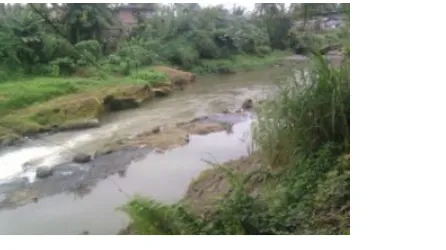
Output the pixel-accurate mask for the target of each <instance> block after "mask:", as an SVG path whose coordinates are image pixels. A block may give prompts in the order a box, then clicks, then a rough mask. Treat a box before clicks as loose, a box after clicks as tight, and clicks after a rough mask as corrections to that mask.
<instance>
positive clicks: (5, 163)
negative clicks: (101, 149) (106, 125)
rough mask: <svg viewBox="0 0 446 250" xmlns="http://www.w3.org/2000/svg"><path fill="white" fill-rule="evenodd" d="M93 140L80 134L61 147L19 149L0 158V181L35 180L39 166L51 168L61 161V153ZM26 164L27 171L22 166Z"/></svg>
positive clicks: (90, 136) (88, 135)
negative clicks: (24, 178) (22, 178)
mask: <svg viewBox="0 0 446 250" xmlns="http://www.w3.org/2000/svg"><path fill="white" fill-rule="evenodd" d="M92 139H94V138H93V137H92V135H91V134H82V135H79V136H76V137H74V138H72V139H71V140H68V141H67V142H66V143H64V144H62V145H55V146H47V145H46V146H35V147H27V148H21V149H18V150H15V151H12V152H8V153H5V154H3V155H1V156H0V180H2V179H3V180H5V179H6V180H9V179H12V178H15V177H26V178H28V179H29V181H30V182H32V181H34V179H35V170H36V168H37V167H40V166H48V167H52V166H54V165H56V164H58V163H60V161H61V155H60V154H61V153H62V152H63V151H67V150H71V148H73V147H74V146H76V145H77V144H79V143H82V142H86V141H90V140H92ZM25 163H28V164H29V166H28V169H24V168H23V165H24V164H25Z"/></svg>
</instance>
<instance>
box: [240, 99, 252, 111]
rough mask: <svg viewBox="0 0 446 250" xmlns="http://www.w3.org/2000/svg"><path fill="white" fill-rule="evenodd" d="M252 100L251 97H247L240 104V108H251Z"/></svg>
mask: <svg viewBox="0 0 446 250" xmlns="http://www.w3.org/2000/svg"><path fill="white" fill-rule="evenodd" d="M252 106H253V105H252V100H251V99H247V100H245V101H244V102H243V104H242V109H244V110H248V109H252Z"/></svg>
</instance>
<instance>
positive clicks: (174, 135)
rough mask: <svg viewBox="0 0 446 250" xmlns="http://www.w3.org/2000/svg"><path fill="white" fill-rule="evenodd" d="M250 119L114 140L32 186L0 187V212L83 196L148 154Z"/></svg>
mask: <svg viewBox="0 0 446 250" xmlns="http://www.w3.org/2000/svg"><path fill="white" fill-rule="evenodd" d="M252 116H253V113H251V112H240V111H239V112H224V113H218V114H214V115H210V116H203V117H197V118H195V119H192V120H190V121H186V122H180V123H177V124H170V125H165V126H159V127H155V128H151V129H149V130H148V131H146V132H143V133H140V134H138V135H136V136H134V137H130V138H118V139H116V140H114V141H112V142H110V143H109V145H108V146H107V147H106V148H104V149H103V150H100V151H97V152H88V154H89V155H91V156H92V159H91V161H89V160H87V161H88V162H83V163H80V162H81V161H77V163H76V162H66V163H61V164H58V165H56V166H54V167H52V168H51V169H50V170H51V172H50V173H48V174H46V175H43V176H41V178H36V179H35V181H33V182H30V181H29V180H28V179H27V178H19V179H16V180H14V181H12V182H6V183H3V184H0V194H1V195H0V209H5V208H16V207H18V206H22V205H25V204H28V203H31V202H39V199H41V198H44V197H47V196H52V195H56V194H60V193H73V194H75V195H78V196H82V195H85V194H87V193H88V192H89V191H90V190H91V189H92V187H94V185H95V184H96V183H97V182H98V181H99V180H102V179H105V178H107V177H108V176H110V175H114V174H119V175H125V172H126V169H127V167H128V166H129V164H130V163H132V162H133V161H137V160H138V159H140V158H141V157H144V156H145V155H147V154H149V153H157V154H162V153H164V152H165V151H166V150H171V149H173V148H177V147H181V146H184V145H186V144H188V143H189V142H190V140H191V139H190V135H207V134H209V133H213V132H219V131H226V133H231V132H232V131H231V130H232V126H233V125H234V124H237V123H239V122H243V121H246V120H247V119H250V118H252ZM83 154H84V153H83ZM75 159H76V157H75ZM75 161H76V160H75Z"/></svg>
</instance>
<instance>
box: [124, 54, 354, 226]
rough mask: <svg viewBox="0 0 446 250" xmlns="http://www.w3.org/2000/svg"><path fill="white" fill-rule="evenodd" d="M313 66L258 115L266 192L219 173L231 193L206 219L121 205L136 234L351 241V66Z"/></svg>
mask: <svg viewBox="0 0 446 250" xmlns="http://www.w3.org/2000/svg"><path fill="white" fill-rule="evenodd" d="M312 62H313V64H312V65H311V67H310V68H309V70H308V71H307V72H301V74H300V77H299V79H296V78H295V77H291V78H292V79H293V80H291V81H289V82H287V83H285V84H284V87H283V89H282V91H281V92H280V94H279V96H278V97H277V98H275V99H274V100H270V101H268V102H267V103H266V104H265V106H264V107H263V108H262V111H261V112H260V113H259V121H258V125H257V127H256V136H255V139H256V141H257V143H258V144H259V146H260V150H261V152H260V153H261V154H262V155H265V156H266V160H267V162H265V166H267V167H264V168H263V169H262V171H265V169H269V170H268V171H269V174H268V175H266V176H267V177H266V180H263V182H265V181H266V182H267V183H268V184H269V185H267V186H268V187H269V188H266V189H264V190H263V192H262V193H261V194H260V195H256V196H254V195H252V193H251V192H249V190H248V189H247V188H245V187H246V185H247V184H248V182H250V181H252V179H251V178H249V176H241V175H237V174H234V173H232V172H228V171H226V170H224V169H223V170H224V171H226V172H227V177H228V179H229V180H231V183H232V185H233V189H232V192H230V193H228V194H227V195H226V196H223V198H221V199H220V200H218V202H217V203H216V204H215V206H214V207H213V208H212V209H211V210H209V211H208V212H207V213H205V214H198V215H197V214H196V213H194V212H193V209H191V207H187V206H186V205H184V204H182V203H178V204H175V205H172V206H166V205H162V204H160V203H157V202H156V201H153V200H150V201H148V200H146V199H142V198H140V197H139V198H137V199H135V200H133V201H132V202H130V203H129V204H127V206H125V211H127V213H128V214H129V215H130V217H131V219H132V220H133V223H134V224H133V227H132V229H133V230H134V231H133V232H134V233H137V234H153V233H156V234H349V232H350V229H349V227H350V163H349V160H348V158H347V157H346V155H349V144H350V97H349V94H350V77H349V73H350V72H349V70H350V66H349V63H350V62H349V59H348V54H347V55H346V58H345V60H343V61H342V62H341V65H340V67H335V66H332V65H330V64H329V63H328V62H326V61H325V60H324V59H323V58H322V57H321V56H317V55H316V56H315V57H314V58H313V61H312ZM268 166H273V167H279V168H276V169H275V170H272V169H270V168H268ZM220 169H221V168H220ZM254 174H255V172H254V173H250V174H249V175H250V176H253V175H254Z"/></svg>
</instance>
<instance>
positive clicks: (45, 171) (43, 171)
mask: <svg viewBox="0 0 446 250" xmlns="http://www.w3.org/2000/svg"><path fill="white" fill-rule="evenodd" d="M51 175H53V169H51V168H48V167H38V168H37V170H36V177H37V178H46V177H48V176H51Z"/></svg>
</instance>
